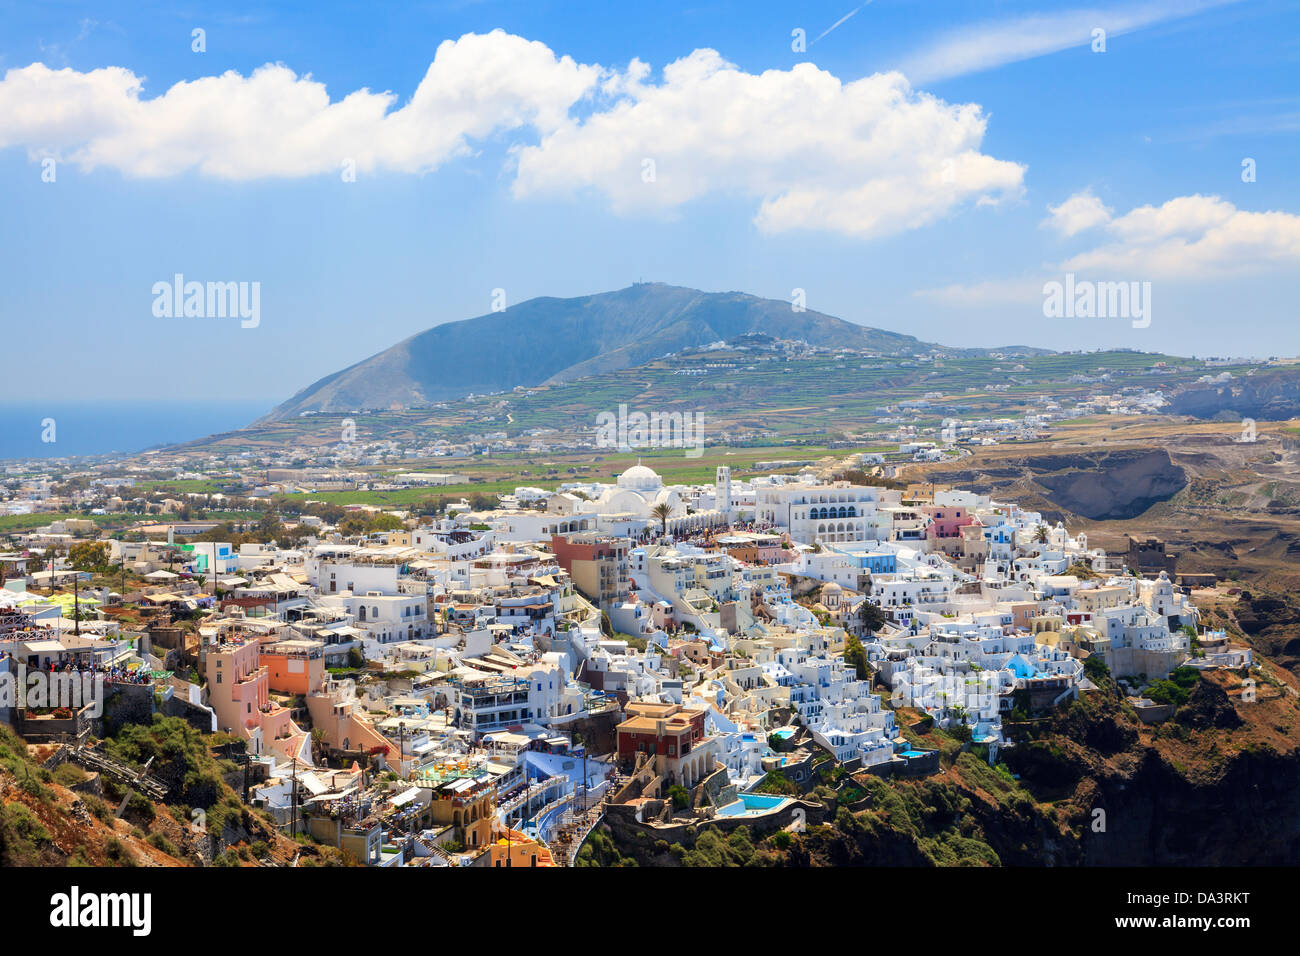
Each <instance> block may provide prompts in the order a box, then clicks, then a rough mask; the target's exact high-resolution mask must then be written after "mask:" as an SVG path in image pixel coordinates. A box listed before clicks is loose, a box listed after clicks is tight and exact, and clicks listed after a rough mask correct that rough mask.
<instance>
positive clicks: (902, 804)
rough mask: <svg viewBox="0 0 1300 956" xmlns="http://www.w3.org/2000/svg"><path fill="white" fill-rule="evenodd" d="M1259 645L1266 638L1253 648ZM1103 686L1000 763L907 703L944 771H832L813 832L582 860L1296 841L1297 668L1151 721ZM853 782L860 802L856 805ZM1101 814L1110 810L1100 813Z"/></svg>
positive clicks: (935, 857)
mask: <svg viewBox="0 0 1300 956" xmlns="http://www.w3.org/2000/svg"><path fill="white" fill-rule="evenodd" d="M1257 649H1258V648H1257ZM1094 676H1095V677H1096V679H1097V683H1098V685H1099V689H1098V690H1095V691H1090V692H1087V693H1085V694H1083V695H1082V696H1081V698H1080V699H1079V700H1078V701H1076V702H1074V703H1072V704H1070V705H1069V706H1068V707H1066V708H1064V709H1062V710H1060V711H1058V712H1056V713H1054V714H1052V715H1050V716H1046V717H1040V718H1038V719H1036V720H1029V721H1023V722H1020V723H1018V724H1017V723H1015V722H1013V723H1011V724H1010V725H1009V726H1008V732H1009V734H1010V736H1012V737H1013V738H1014V739H1015V740H1016V744H1015V746H1013V747H1010V748H1005V749H1004V750H1003V751H1002V753H1001V754H1000V758H1001V759H1000V760H999V761H998V762H997V763H996V765H995V766H989V764H988V762H987V759H986V758H987V753H986V751H985V749H984V748H982V747H979V746H975V745H972V744H970V743H963V742H962V741H961V740H960V739H958V738H955V737H953V736H951V735H949V734H948V733H946V732H944V731H942V730H939V729H938V728H932V729H929V730H926V729H924V724H925V721H924V720H923V719H922V715H921V714H920V713H919V712H917V711H913V710H910V709H903V710H901V711H899V714H898V717H899V723H900V726H902V727H903V728H904V731H903V732H904V735H905V736H906V737H907V738H908V739H909V741H911V742H912V743H913V745H914V746H917V747H920V748H923V749H938V750H939V751H940V752H941V758H940V766H941V770H940V772H939V773H937V774H934V775H932V776H929V777H926V778H923V779H915V780H907V779H894V780H883V779H880V778H878V777H874V776H871V775H869V774H866V773H862V772H859V773H856V774H854V775H853V776H852V778H851V780H852V782H853V783H854V784H856V786H855V787H853V788H851V789H849V790H846V789H845V788H846V786H847V783H848V781H847V780H840V781H839V782H838V784H837V786H838V787H839V793H838V794H837V792H836V789H835V787H833V786H831V785H832V784H836V781H835V779H834V777H833V775H824V776H823V782H822V783H819V784H818V785H817V786H816V787H814V788H813V789H812V790H811V791H810V792H808V793H806V794H805V795H804V797H805V799H808V800H814V801H819V802H822V803H824V804H825V805H826V807H827V812H826V814H825V819H824V821H823V822H822V823H821V824H820V825H816V826H810V827H809V828H808V830H807V832H806V833H803V834H794V833H790V832H788V831H778V832H776V833H773V834H755V833H753V832H751V831H750V830H748V829H747V828H741V829H739V830H737V831H735V832H732V833H731V834H721V833H719V831H718V830H716V829H714V828H712V827H709V826H708V825H704V826H701V827H700V828H699V830H698V832H697V833H694V834H690V835H689V839H687V840H684V841H683V842H682V843H679V844H676V845H668V844H667V843H666V842H664V841H659V842H658V843H655V842H654V841H652V840H651V839H648V838H646V836H645V834H644V833H640V832H638V831H637V830H635V829H631V828H620V827H618V826H610V825H605V826H603V827H601V828H598V829H597V831H596V832H594V833H593V835H592V837H591V839H589V840H588V842H587V845H586V846H584V847H583V850H582V852H581V854H580V855H579V858H578V865H580V866H584V865H585V866H638V865H639V866H646V865H664V866H683V865H684V866H804V867H806V866H958V865H960V866H999V865H1001V866H1232V865H1235V866H1242V865H1283V864H1288V863H1291V862H1293V861H1294V859H1295V856H1296V853H1297V852H1300V845H1298V843H1297V841H1298V840H1300V838H1298V837H1297V833H1300V796H1297V793H1298V791H1297V786H1298V785H1300V750H1297V746H1296V739H1297V738H1296V733H1297V729H1298V728H1300V703H1298V702H1297V696H1296V695H1297V692H1296V679H1295V677H1294V676H1293V675H1292V674H1289V673H1288V672H1286V671H1284V670H1281V669H1280V668H1277V667H1274V666H1272V665H1266V666H1265V671H1264V673H1263V674H1262V675H1256V676H1257V677H1258V679H1259V686H1258V688H1257V699H1256V700H1255V701H1253V702H1250V701H1247V700H1243V698H1242V678H1241V676H1240V675H1239V674H1237V673H1233V672H1228V671H1211V672H1207V673H1206V675H1205V676H1204V677H1203V678H1201V679H1200V680H1194V682H1193V683H1192V685H1191V687H1190V691H1189V692H1188V694H1187V698H1186V701H1185V703H1183V704H1182V705H1181V706H1179V707H1178V709H1177V710H1176V712H1175V715H1174V717H1173V718H1171V719H1170V720H1167V721H1166V722H1164V723H1161V724H1155V725H1147V724H1144V723H1142V722H1141V721H1140V720H1139V719H1138V717H1137V716H1136V714H1135V712H1134V710H1133V708H1132V707H1131V706H1130V705H1129V704H1128V703H1127V702H1126V700H1125V699H1124V697H1123V696H1122V695H1121V694H1120V692H1119V689H1118V686H1117V685H1116V683H1115V682H1114V681H1113V680H1111V679H1110V677H1109V676H1107V675H1106V674H1105V673H1104V669H1103V670H1102V672H1101V673H1094ZM846 792H847V793H849V794H850V796H851V798H852V801H853V802H852V805H851V806H850V805H846V804H845V802H844V794H845V793H846ZM1098 811H1101V812H1100V813H1099V812H1098Z"/></svg>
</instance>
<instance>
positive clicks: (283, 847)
mask: <svg viewBox="0 0 1300 956" xmlns="http://www.w3.org/2000/svg"><path fill="white" fill-rule="evenodd" d="M218 739H224V738H218V737H210V736H205V735H203V734H200V733H199V732H198V731H196V730H194V729H193V728H192V727H190V726H188V725H187V724H185V723H184V722H182V721H180V720H179V719H177V718H174V717H155V719H154V721H153V722H152V723H151V724H128V725H126V726H125V727H123V728H122V729H121V730H119V732H118V734H117V736H116V737H113V738H108V739H106V740H104V741H100V742H98V744H97V748H98V749H100V750H101V751H102V752H103V753H104V754H106V755H109V756H111V757H112V758H113V759H114V760H117V761H119V762H120V763H123V764H125V765H127V766H129V767H132V768H140V767H142V766H144V763H145V761H147V760H148V759H149V758H151V757H152V758H153V760H154V762H153V763H152V764H151V765H150V773H151V775H152V776H153V777H154V778H155V779H157V780H159V781H161V782H162V783H163V785H164V786H166V787H167V793H166V796H165V798H164V799H163V800H159V801H155V800H151V799H148V798H147V797H145V796H144V795H143V794H142V793H136V792H134V791H133V792H132V793H131V797H130V800H129V801H128V802H127V804H126V808H125V811H124V812H123V814H122V816H121V817H118V816H117V815H116V812H117V808H118V806H119V804H120V803H121V801H122V799H123V798H124V797H125V796H126V793H127V792H126V790H124V789H123V787H122V785H121V784H119V783H117V782H115V781H113V780H111V779H109V778H107V777H104V776H102V775H100V774H98V773H94V772H87V771H85V770H83V769H82V768H80V767H78V766H77V765H76V764H75V763H73V762H71V761H69V760H68V759H67V757H68V748H67V747H66V746H64V745H61V744H42V745H29V744H27V743H26V742H25V741H24V740H23V739H22V738H21V737H19V736H18V735H17V734H15V733H14V732H13V730H12V729H11V728H10V727H9V726H8V725H4V724H0V798H2V799H3V804H4V805H3V807H0V866H143V867H154V866H211V865H216V866H316V865H330V866H336V865H349V864H352V863H354V861H352V860H350V859H349V858H347V857H345V855H344V854H342V853H340V852H339V851H338V850H336V849H334V848H332V847H328V846H320V845H317V844H315V843H313V842H312V841H310V840H306V839H305V838H304V839H301V840H300V841H295V840H291V839H289V838H288V837H287V836H285V835H284V834H282V833H281V832H280V831H279V830H278V829H276V828H275V827H274V826H273V825H272V824H271V821H270V820H269V818H266V817H264V816H263V814H262V812H261V811H253V810H250V809H249V808H247V807H246V806H245V805H244V804H243V803H242V802H241V801H240V799H239V796H238V794H236V793H235V791H234V790H232V789H231V787H230V785H229V783H228V782H227V780H226V779H225V778H226V777H227V776H231V775H232V774H233V775H235V776H237V774H236V773H235V765H234V764H231V763H229V762H223V761H220V760H218V759H216V758H215V757H214V756H213V755H212V753H211V752H210V750H209V747H210V746H211V745H212V744H213V743H214V742H215V741H217V740H218ZM197 810H202V811H203V819H204V820H205V823H206V826H205V827H203V828H198V827H196V826H195V825H194V823H193V820H194V815H195V812H196V811H197Z"/></svg>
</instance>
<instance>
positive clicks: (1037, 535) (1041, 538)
mask: <svg viewBox="0 0 1300 956" xmlns="http://www.w3.org/2000/svg"><path fill="white" fill-rule="evenodd" d="M1034 540H1035V541H1037V542H1038V543H1039V544H1046V543H1047V525H1045V524H1040V525H1039V526H1038V530H1037V531H1035V532H1034Z"/></svg>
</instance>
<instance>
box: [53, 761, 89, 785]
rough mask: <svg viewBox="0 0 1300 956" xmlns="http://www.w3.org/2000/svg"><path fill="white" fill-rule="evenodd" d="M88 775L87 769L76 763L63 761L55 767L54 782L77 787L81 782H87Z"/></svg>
mask: <svg viewBox="0 0 1300 956" xmlns="http://www.w3.org/2000/svg"><path fill="white" fill-rule="evenodd" d="M86 776H87V774H86V771H84V770H82V769H81V768H80V767H78V766H77V765H76V764H75V763H61V764H59V765H58V766H57V767H55V768H54V782H55V783H57V784H58V785H59V786H61V787H75V786H76V785H77V784H79V783H85V781H86Z"/></svg>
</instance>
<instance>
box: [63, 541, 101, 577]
mask: <svg viewBox="0 0 1300 956" xmlns="http://www.w3.org/2000/svg"><path fill="white" fill-rule="evenodd" d="M68 563H70V564H71V565H72V566H73V567H74V568H76V569H77V570H78V571H97V570H99V569H100V568H103V567H106V566H107V565H108V545H107V544H105V543H104V542H103V541H79V542H77V543H76V544H74V545H72V547H70V548H68Z"/></svg>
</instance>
